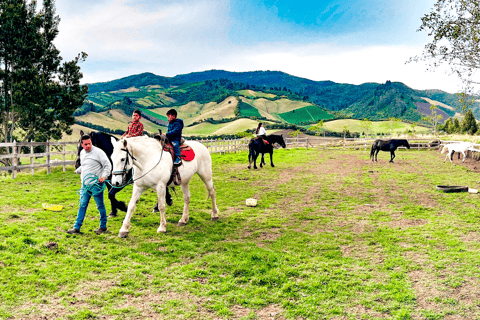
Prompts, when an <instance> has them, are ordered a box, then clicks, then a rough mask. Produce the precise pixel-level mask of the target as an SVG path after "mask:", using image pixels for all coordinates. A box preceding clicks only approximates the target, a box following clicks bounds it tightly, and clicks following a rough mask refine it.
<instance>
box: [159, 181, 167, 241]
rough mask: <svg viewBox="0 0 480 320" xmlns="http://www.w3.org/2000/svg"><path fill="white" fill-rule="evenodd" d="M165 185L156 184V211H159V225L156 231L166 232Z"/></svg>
mask: <svg viewBox="0 0 480 320" xmlns="http://www.w3.org/2000/svg"><path fill="white" fill-rule="evenodd" d="M166 189H167V186H165V185H164V184H163V183H159V184H157V201H158V202H157V205H158V211H160V225H159V226H158V229H157V232H163V233H165V232H167V219H166V218H165V192H166Z"/></svg>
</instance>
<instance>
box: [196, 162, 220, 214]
mask: <svg viewBox="0 0 480 320" xmlns="http://www.w3.org/2000/svg"><path fill="white" fill-rule="evenodd" d="M198 175H199V176H200V179H202V181H203V183H204V184H205V187H207V190H208V196H209V197H210V198H212V221H217V220H218V212H219V211H218V207H217V192H216V191H215V187H214V185H213V180H212V169H211V167H210V168H206V169H205V170H199V171H198ZM207 200H208V198H207Z"/></svg>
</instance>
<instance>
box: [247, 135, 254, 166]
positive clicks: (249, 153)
mask: <svg viewBox="0 0 480 320" xmlns="http://www.w3.org/2000/svg"><path fill="white" fill-rule="evenodd" d="M253 144H254V142H253V139H252V140H250V142H249V143H248V162H251V161H252V159H253V151H254V146H253Z"/></svg>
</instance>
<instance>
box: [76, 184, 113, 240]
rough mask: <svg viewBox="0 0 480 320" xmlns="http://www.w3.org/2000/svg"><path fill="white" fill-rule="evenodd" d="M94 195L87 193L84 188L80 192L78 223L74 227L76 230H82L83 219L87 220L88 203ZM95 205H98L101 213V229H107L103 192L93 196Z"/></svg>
mask: <svg viewBox="0 0 480 320" xmlns="http://www.w3.org/2000/svg"><path fill="white" fill-rule="evenodd" d="M91 197H92V195H91V194H90V193H89V192H85V190H84V189H83V188H82V189H81V190H80V204H79V208H78V214H77V221H75V225H74V226H73V227H74V228H75V229H77V230H80V228H81V227H82V224H83V219H85V213H87V207H88V203H89V202H90V198H91ZM93 199H95V203H96V204H97V209H98V211H99V212H100V228H106V227H107V211H106V210H105V204H104V203H103V192H102V193H100V194H98V195H95V196H93Z"/></svg>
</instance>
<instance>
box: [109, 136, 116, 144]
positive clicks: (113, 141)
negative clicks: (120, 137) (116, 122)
mask: <svg viewBox="0 0 480 320" xmlns="http://www.w3.org/2000/svg"><path fill="white" fill-rule="evenodd" d="M110 140H111V142H112V146H114V145H115V144H116V143H117V140H115V137H110Z"/></svg>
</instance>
